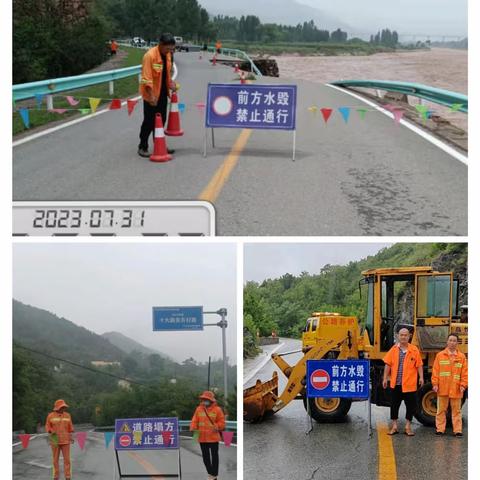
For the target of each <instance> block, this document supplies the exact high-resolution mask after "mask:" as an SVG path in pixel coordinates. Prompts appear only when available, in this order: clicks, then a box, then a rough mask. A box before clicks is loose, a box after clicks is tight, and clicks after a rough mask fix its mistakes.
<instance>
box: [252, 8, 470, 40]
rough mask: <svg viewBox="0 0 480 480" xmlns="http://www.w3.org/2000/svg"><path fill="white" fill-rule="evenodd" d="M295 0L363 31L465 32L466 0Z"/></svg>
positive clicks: (445, 33) (466, 20) (447, 33)
mask: <svg viewBox="0 0 480 480" xmlns="http://www.w3.org/2000/svg"><path fill="white" fill-rule="evenodd" d="M260 1H261V0H260ZM297 1H298V2H299V3H303V4H305V5H309V6H311V7H315V8H318V9H320V10H323V11H324V12H325V13H328V14H331V15H334V16H336V17H338V18H340V19H341V20H343V21H344V22H345V23H347V24H349V25H351V26H352V27H353V28H359V29H366V32H367V33H368V32H371V31H372V30H375V29H378V28H383V27H390V28H395V29H397V30H398V31H399V33H401V34H427V35H428V34H429V35H465V36H466V35H467V31H468V19H467V18H468V0H395V1H388V0H297Z"/></svg>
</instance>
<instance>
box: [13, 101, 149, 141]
mask: <svg viewBox="0 0 480 480" xmlns="http://www.w3.org/2000/svg"><path fill="white" fill-rule="evenodd" d="M140 98H142V97H141V96H137V97H133V98H130V99H129V100H140ZM126 104H127V102H122V107H124V106H125V105H126ZM109 111H110V109H108V108H104V109H103V110H98V111H97V112H95V113H90V114H88V115H85V116H82V117H80V118H76V119H75V120H71V121H70V122H66V123H62V124H61V125H57V126H56V127H52V128H48V129H47V130H43V131H42V132H38V133H34V134H33V135H30V136H29V137H25V138H22V139H20V140H17V141H16V142H13V143H12V148H15V147H18V146H19V145H23V144H24V143H27V142H30V141H31V140H35V139H37V138H40V137H43V136H44V135H49V134H50V133H54V132H57V131H58V130H63V129H64V128H67V127H71V126H72V125H76V124H77V123H81V122H85V121H86V120H90V119H91V118H94V117H97V116H98V115H102V114H103V113H106V112H109Z"/></svg>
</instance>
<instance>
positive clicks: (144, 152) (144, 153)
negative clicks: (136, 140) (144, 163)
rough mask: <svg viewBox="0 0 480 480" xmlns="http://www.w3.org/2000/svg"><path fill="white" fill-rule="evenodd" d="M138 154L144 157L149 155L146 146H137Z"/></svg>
mask: <svg viewBox="0 0 480 480" xmlns="http://www.w3.org/2000/svg"><path fill="white" fill-rule="evenodd" d="M138 154H139V155H140V156H141V157H144V158H148V157H150V153H148V147H147V148H144V147H138Z"/></svg>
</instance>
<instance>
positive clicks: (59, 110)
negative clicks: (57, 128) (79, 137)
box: [49, 108, 67, 114]
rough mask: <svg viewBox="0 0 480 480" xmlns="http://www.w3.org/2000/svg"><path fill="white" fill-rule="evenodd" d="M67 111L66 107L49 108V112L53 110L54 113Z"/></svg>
mask: <svg viewBox="0 0 480 480" xmlns="http://www.w3.org/2000/svg"><path fill="white" fill-rule="evenodd" d="M66 111H67V109H66V108H52V109H51V110H49V112H53V113H60V114H62V113H65V112H66Z"/></svg>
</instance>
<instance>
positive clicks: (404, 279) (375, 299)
mask: <svg viewBox="0 0 480 480" xmlns="http://www.w3.org/2000/svg"><path fill="white" fill-rule="evenodd" d="M362 275H363V279H362V281H361V284H362V285H365V286H366V288H367V305H366V319H365V330H366V331H367V333H368V338H369V340H370V344H371V345H372V346H373V352H372V353H373V355H374V356H375V357H376V358H383V356H384V355H385V353H386V352H387V351H388V350H390V348H391V347H392V346H393V345H394V343H395V341H396V333H397V332H398V331H399V330H400V329H401V328H404V327H406V328H408V329H409V330H410V332H411V334H412V340H411V342H412V343H414V344H416V345H417V346H418V347H419V348H420V350H421V351H423V352H428V351H439V350H441V349H443V348H445V344H446V340H447V338H448V333H449V331H450V324H451V323H452V318H453V317H454V316H456V315H457V303H458V301H457V296H458V282H456V281H454V280H453V274H452V273H451V272H447V273H439V272H434V271H433V269H432V268H431V267H413V268H385V269H373V270H367V271H365V272H362Z"/></svg>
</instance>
